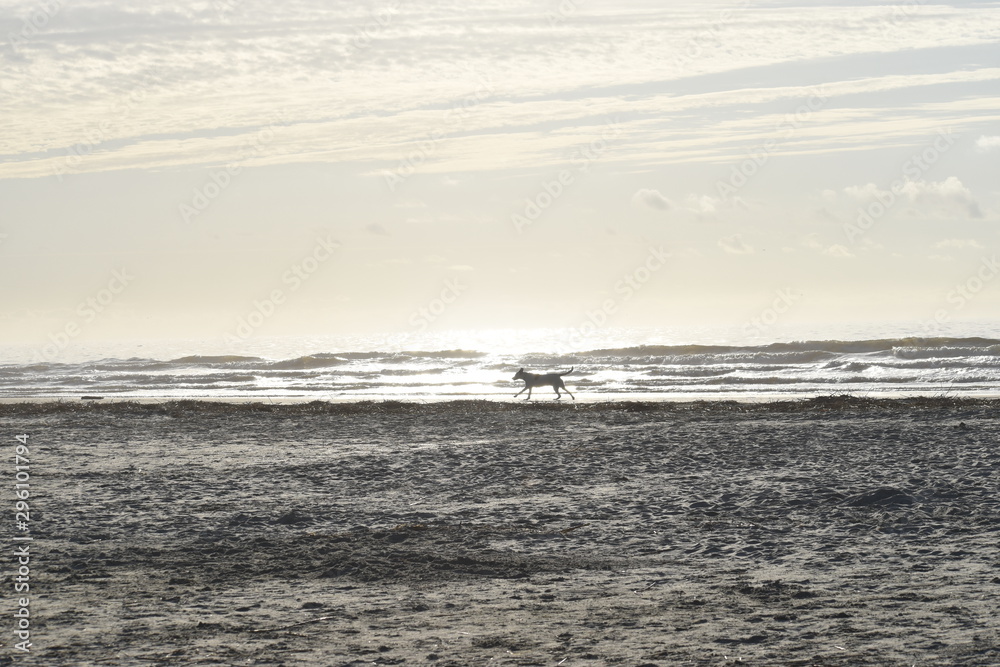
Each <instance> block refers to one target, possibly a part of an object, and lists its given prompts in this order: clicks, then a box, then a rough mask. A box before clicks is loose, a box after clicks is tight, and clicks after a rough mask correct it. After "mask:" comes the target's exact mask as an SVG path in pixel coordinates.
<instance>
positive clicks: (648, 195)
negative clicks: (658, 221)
mask: <svg viewBox="0 0 1000 667" xmlns="http://www.w3.org/2000/svg"><path fill="white" fill-rule="evenodd" d="M632 204H633V205H634V206H639V207H642V206H647V207H649V208H652V209H656V210H657V211H669V210H671V209H672V208H674V204H673V202H671V201H670V200H669V199H667V198H666V197H664V196H663V195H662V194H660V191H659V190H647V189H646V188H643V189H641V190H639V191H638V192H636V193H635V194H634V195H632Z"/></svg>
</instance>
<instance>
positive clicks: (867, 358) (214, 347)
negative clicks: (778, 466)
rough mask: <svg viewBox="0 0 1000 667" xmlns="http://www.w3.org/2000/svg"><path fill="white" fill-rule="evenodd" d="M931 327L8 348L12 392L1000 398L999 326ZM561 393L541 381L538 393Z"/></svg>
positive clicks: (3, 379)
mask: <svg viewBox="0 0 1000 667" xmlns="http://www.w3.org/2000/svg"><path fill="white" fill-rule="evenodd" d="M920 332H921V330H920V328H919V327H916V326H914V327H908V326H906V325H896V326H885V325H879V326H874V325H872V326H864V325H862V326H854V327H850V328H849V327H840V328H839V329H836V330H834V329H831V328H829V327H822V328H815V329H811V330H810V329H802V330H800V331H798V332H785V333H784V334H783V335H775V336H773V337H772V339H764V340H747V339H746V338H745V335H744V334H743V333H742V332H738V331H727V330H722V329H718V330H711V329H701V330H698V329H681V328H674V329H600V330H595V331H592V332H587V335H585V336H581V335H577V334H578V333H579V332H576V334H574V332H568V331H565V330H556V329H547V330H543V329H539V330H488V331H453V332H440V333H425V334H421V335H419V336H418V335H415V334H387V335H379V336H332V335H331V336H299V337H280V338H278V337H274V338H266V337H261V338H252V339H248V340H246V341H241V342H239V343H238V344H233V343H231V342H224V341H221V340H165V341H132V342H115V343H104V344H89V345H78V346H75V347H73V348H71V349H66V350H61V351H60V354H59V355H58V356H56V357H55V358H48V357H46V356H45V355H44V354H43V353H42V351H41V350H36V349H31V348H25V347H16V348H15V347H5V348H0V354H2V355H3V356H2V357H0V361H2V362H3V363H0V398H5V399H8V400H11V399H19V398H67V399H79V398H81V397H83V396H100V397H103V398H106V399H114V398H118V399H126V398H162V399H171V398H175V399H179V398H204V399H247V400H297V401H301V400H328V401H343V400H386V399H398V400H420V401H427V400H449V399H463V398H488V399H511V398H512V396H513V394H514V393H516V392H517V391H519V390H520V389H521V388H522V387H523V383H520V382H514V381H513V379H512V378H513V375H514V373H515V372H516V371H517V370H518V369H519V368H522V367H523V368H525V369H526V370H528V371H531V372H538V373H544V372H553V371H557V372H560V373H563V372H567V371H569V370H570V369H571V368H572V372H571V373H569V374H568V375H566V376H565V378H564V380H565V382H566V385H567V386H568V387H569V389H570V391H572V392H573V393H574V394H575V396H576V398H577V399H579V400H584V401H592V400H622V399H643V400H685V399H703V398H704V399H711V398H727V399H737V400H767V399H773V398H789V397H792V398H794V397H809V396H816V395H831V394H844V393H849V394H855V395H867V396H905V395H917V394H922V395H952V396H955V395H959V396H961V395H966V396H973V395H974V396H998V395H1000V332H998V331H997V330H996V327H995V326H994V325H993V324H992V323H975V324H966V325H963V326H961V327H956V328H954V329H953V330H951V331H947V332H940V333H937V332H936V335H934V336H927V335H920ZM825 334H836V335H825ZM944 334H947V335H944ZM524 396H526V394H522V396H521V398H523V397H524ZM554 397H555V394H554V392H552V390H551V389H549V388H547V387H543V388H539V389H535V390H534V393H533V397H532V398H533V399H537V400H549V399H551V398H554ZM566 398H568V397H566Z"/></svg>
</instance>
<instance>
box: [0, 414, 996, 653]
mask: <svg viewBox="0 0 1000 667" xmlns="http://www.w3.org/2000/svg"><path fill="white" fill-rule="evenodd" d="M998 407H1000V402H997V401H988V400H971V399H966V400H962V399H945V398H940V399H936V398H913V399H904V400H872V399H861V398H848V397H825V398H816V399H812V400H807V401H791V402H777V403H750V404H746V403H734V402H695V403H641V402H618V403H590V404H576V405H574V404H572V402H568V403H565V404H555V403H553V402H551V401H548V400H546V401H539V402H537V403H521V402H500V401H495V402H486V401H461V402H451V403H437V404H426V405H422V404H415V403H393V402H382V403H354V404H343V403H340V404H330V403H320V402H316V403H306V404H298V405H294V404H290V405H261V404H226V403H219V402H195V401H186V402H173V403H163V404H155V403H143V404H139V403H92V404H91V403H84V402H76V403H70V402H66V403H25V404H5V405H0V423H2V424H3V429H2V433H3V438H4V442H5V443H6V447H7V452H6V454H5V460H7V461H8V470H7V472H6V473H5V474H6V475H7V477H8V479H10V480H13V479H14V467H13V466H14V458H13V456H14V448H15V446H16V445H17V444H18V443H17V441H16V440H15V436H16V435H18V434H27V435H28V436H29V438H28V447H29V450H30V465H31V468H30V470H31V497H30V506H31V522H30V535H31V537H32V538H33V539H32V541H31V542H30V552H31V588H30V610H31V616H30V619H31V626H30V631H31V642H32V647H31V651H30V653H24V652H22V651H18V650H16V649H15V648H14V644H15V643H16V642H18V641H19V640H18V639H17V638H16V634H15V630H16V629H17V623H16V619H15V617H14V616H13V614H14V610H15V608H16V607H15V605H16V604H17V602H16V598H17V596H16V595H12V594H8V595H7V596H5V600H6V602H5V605H6V607H5V610H4V614H3V617H4V618H5V619H6V621H4V623H6V625H7V627H6V628H4V629H3V633H2V637H3V638H2V640H0V641H2V643H3V649H2V655H3V658H2V659H0V664H19V665H20V664H24V665H155V664H162V665H275V666H276V665H289V666H291V665H317V666H319V665H371V664H379V665H394V664H407V665H409V664H417V665H477V664H503V665H601V664H621V665H662V666H668V665H725V664H754V665H798V666H802V667H805V666H807V665H816V666H820V665H822V666H832V665H907V666H909V665H997V664H1000V636H998V629H1000V620H998V619H1000V550H998V549H997V546H998V543H1000V539H998V538H1000V493H998V492H1000V488H998V487H1000V482H998V479H1000V475H998V472H1000V471H998V464H1000V454H998V450H997V443H998V441H1000V418H998ZM8 454H9V456H8ZM8 493H9V492H8ZM10 512H11V516H10V517H9V521H10V523H11V524H12V523H13V518H14V517H13V506H12V505H11V510H10ZM9 533H11V534H15V531H9ZM8 544H11V542H10V541H9V540H8ZM8 553H9V554H12V553H13V548H12V547H8ZM16 567H17V565H16V557H15V556H13V555H9V556H8V557H7V558H6V566H5V568H4V569H5V575H6V576H5V579H6V581H5V586H6V587H7V590H8V591H12V590H13V586H14V571H15V570H16Z"/></svg>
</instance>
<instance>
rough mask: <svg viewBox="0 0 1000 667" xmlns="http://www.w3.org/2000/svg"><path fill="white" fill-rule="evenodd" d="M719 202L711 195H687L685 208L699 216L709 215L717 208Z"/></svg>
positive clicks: (713, 213) (714, 212) (712, 214)
mask: <svg viewBox="0 0 1000 667" xmlns="http://www.w3.org/2000/svg"><path fill="white" fill-rule="evenodd" d="M720 203H721V202H720V201H719V200H718V199H716V198H715V197H712V196H711V195H700V196H699V195H694V194H692V195H688V198H687V209H688V210H689V211H691V212H692V213H695V214H697V215H698V216H699V217H711V216H714V215H715V214H716V212H717V211H718V210H719V204H720Z"/></svg>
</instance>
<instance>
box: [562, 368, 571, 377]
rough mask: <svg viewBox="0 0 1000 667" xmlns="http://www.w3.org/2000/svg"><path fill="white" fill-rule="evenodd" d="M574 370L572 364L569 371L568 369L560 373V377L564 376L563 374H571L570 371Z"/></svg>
mask: <svg viewBox="0 0 1000 667" xmlns="http://www.w3.org/2000/svg"><path fill="white" fill-rule="evenodd" d="M572 372H573V367H572V366H570V367H569V370H568V371H566V372H565V373H560V374H559V377H562V376H563V375H569V374H570V373H572Z"/></svg>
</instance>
